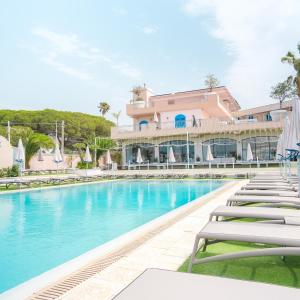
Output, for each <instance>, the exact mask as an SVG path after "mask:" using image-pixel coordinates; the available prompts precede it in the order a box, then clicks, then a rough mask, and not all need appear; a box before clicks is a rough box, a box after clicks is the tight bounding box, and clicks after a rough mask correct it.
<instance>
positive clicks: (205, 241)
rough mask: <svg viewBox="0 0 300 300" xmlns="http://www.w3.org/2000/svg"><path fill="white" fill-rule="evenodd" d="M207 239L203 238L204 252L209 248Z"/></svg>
mask: <svg viewBox="0 0 300 300" xmlns="http://www.w3.org/2000/svg"><path fill="white" fill-rule="evenodd" d="M207 245H208V244H207V239H204V240H203V247H202V252H205V251H206V248H207Z"/></svg>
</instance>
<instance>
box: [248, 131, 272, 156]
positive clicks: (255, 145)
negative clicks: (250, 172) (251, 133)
mask: <svg viewBox="0 0 300 300" xmlns="http://www.w3.org/2000/svg"><path fill="white" fill-rule="evenodd" d="M248 143H249V144H250V146H251V150H252V154H253V158H254V159H256V158H257V157H258V159H259V160H274V159H275V156H276V148H277V138H276V137H274V136H257V137H251V138H248V139H244V140H242V159H243V160H246V159H247V147H248Z"/></svg>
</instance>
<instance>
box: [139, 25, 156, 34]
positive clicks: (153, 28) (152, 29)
mask: <svg viewBox="0 0 300 300" xmlns="http://www.w3.org/2000/svg"><path fill="white" fill-rule="evenodd" d="M142 31H143V32H144V33H145V34H154V33H156V32H157V31H158V27H157V26H144V27H143V28H142Z"/></svg>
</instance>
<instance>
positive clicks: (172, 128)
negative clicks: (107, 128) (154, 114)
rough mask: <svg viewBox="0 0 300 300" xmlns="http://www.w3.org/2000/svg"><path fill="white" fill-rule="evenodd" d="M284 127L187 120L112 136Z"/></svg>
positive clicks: (113, 132)
mask: <svg viewBox="0 0 300 300" xmlns="http://www.w3.org/2000/svg"><path fill="white" fill-rule="evenodd" d="M282 127H283V121H263V122H259V121H257V120H256V119H250V120H248V119H247V120H220V119H205V120H195V119H192V120H186V121H178V122H164V123H161V122H159V123H155V122H149V123H148V124H141V125H140V124H136V125H128V126H119V127H112V129H111V136H112V138H113V139H118V138H131V137H135V136H139V137H142V136H147V137H156V136H163V135H167V134H169V135H175V134H181V133H187V132H190V133H217V132H221V133H222V132H228V131H244V130H255V129H278V128H282Z"/></svg>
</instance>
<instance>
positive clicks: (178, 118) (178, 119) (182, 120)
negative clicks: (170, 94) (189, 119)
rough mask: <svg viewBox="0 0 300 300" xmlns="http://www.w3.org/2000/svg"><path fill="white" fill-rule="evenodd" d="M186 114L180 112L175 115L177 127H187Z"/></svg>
mask: <svg viewBox="0 0 300 300" xmlns="http://www.w3.org/2000/svg"><path fill="white" fill-rule="evenodd" d="M185 127H186V122H185V115H182V114H179V115H177V116H176V117H175V128H185Z"/></svg>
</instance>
